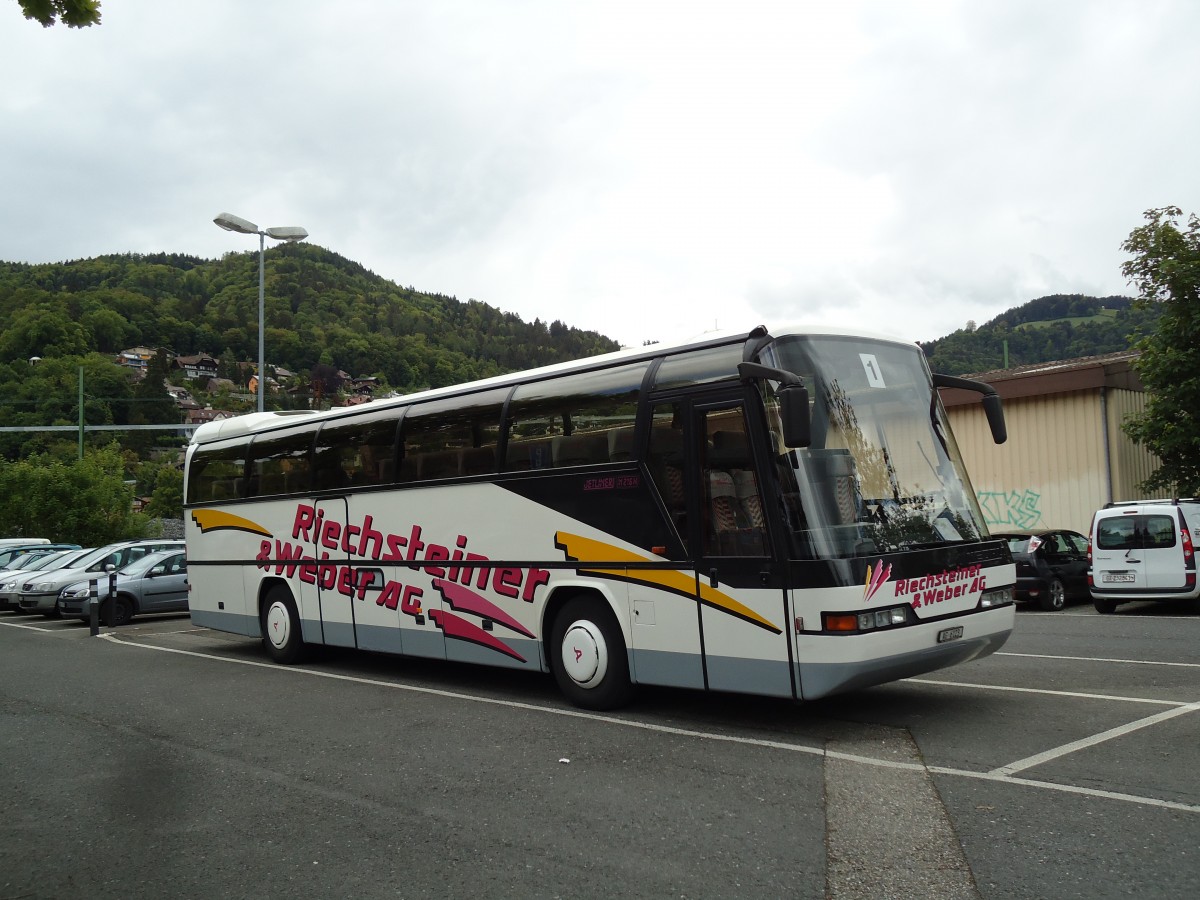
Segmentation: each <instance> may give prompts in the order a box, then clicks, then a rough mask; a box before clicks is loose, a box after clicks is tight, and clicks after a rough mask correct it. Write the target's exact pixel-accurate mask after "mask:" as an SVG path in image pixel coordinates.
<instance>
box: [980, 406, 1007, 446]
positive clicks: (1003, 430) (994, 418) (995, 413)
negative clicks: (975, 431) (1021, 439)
mask: <svg viewBox="0 0 1200 900" xmlns="http://www.w3.org/2000/svg"><path fill="white" fill-rule="evenodd" d="M983 412H984V415H986V416H987V420H988V427H990V428H991V429H992V440H993V441H995V442H996V443H997V444H1003V443H1004V442H1005V441H1007V440H1008V427H1007V426H1006V425H1005V424H1004V407H1003V406H1002V405H1001V403H1000V395H999V394H986V395H985V396H984V398H983Z"/></svg>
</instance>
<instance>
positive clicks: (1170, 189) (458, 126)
mask: <svg viewBox="0 0 1200 900" xmlns="http://www.w3.org/2000/svg"><path fill="white" fill-rule="evenodd" d="M1198 36H1200V3H1195V2H1193V0H1128V2H1109V0H1054V2H1047V0H994V2H985V0H962V2H953V0H946V2H924V3H916V2H912V3H905V2H900V0H877V2H844V0H843V2H834V0H829V2H803V0H793V2H755V0H739V2H736V3H735V2H721V3H715V2H713V3H710V2H702V0H687V2H655V0H638V2H633V0H630V2H623V0H609V2H571V0H505V2H495V0H437V2H408V0H339V2H337V3H334V2H331V0H326V2H317V0H287V2H284V0H255V2H246V0H204V2H202V3H196V2H187V3H185V2H183V0H103V22H102V24H100V25H99V26H97V27H92V28H85V29H81V30H80V29H67V28H66V27H64V26H61V25H58V26H54V27H52V28H48V29H43V28H42V27H41V26H39V25H38V24H37V23H35V22H32V21H27V20H25V19H24V18H23V17H22V15H21V11H20V8H19V7H18V6H17V4H16V2H15V0H0V178H3V180H4V190H3V194H2V195H0V259H4V260H8V261H21V262H56V261H61V260H66V259H78V258H81V257H91V256H97V255H101V254H106V253H124V252H138V253H152V252H158V251H171V252H179V253H186V254H191V255H195V256H200V257H204V258H217V257H220V256H221V255H223V254H224V253H227V252H230V251H253V250H257V239H256V238H254V237H252V236H245V235H238V234H233V233H228V232H224V231H221V230H220V229H218V228H217V227H216V225H214V224H213V223H212V219H213V217H214V216H215V215H217V213H219V212H226V211H227V212H231V213H234V214H236V215H239V216H241V217H243V218H246V219H250V220H251V221H253V222H255V223H257V224H258V225H259V226H261V227H267V226H272V225H302V226H304V227H305V228H307V229H308V231H309V232H310V234H311V240H312V241H313V242H314V243H316V244H319V245H321V246H323V247H327V248H329V249H330V250H332V251H334V252H336V253H339V254H341V255H343V256H345V257H347V258H349V259H351V260H354V261H355V262H358V263H361V264H362V265H363V266H365V267H366V268H367V269H370V270H371V271H373V272H375V273H377V274H379V275H382V276H384V277H385V278H388V279H390V280H392V281H395V282H397V283H398V284H401V285H405V286H408V285H411V286H413V287H415V288H417V289H418V290H422V291H428V292H431V293H441V294H447V295H452V296H455V297H457V298H458V299H459V300H467V299H472V298H474V299H477V300H480V301H483V302H485V303H488V304H491V305H493V306H496V307H499V308H501V309H503V310H506V311H511V312H514V313H517V314H518V315H520V316H521V317H522V318H523V319H525V320H526V321H532V320H533V319H534V318H541V319H543V320H544V321H551V320H554V319H561V320H562V321H564V322H566V323H567V324H569V325H574V326H577V327H581V328H587V329H594V330H596V331H599V332H601V333H603V334H606V335H609V336H611V337H614V338H616V339H617V340H620V341H622V342H623V343H627V344H640V343H642V342H643V341H645V340H654V339H657V340H668V339H671V338H675V337H685V336H688V335H692V334H697V333H700V332H703V331H706V330H710V329H712V328H714V327H720V328H722V329H749V328H752V327H753V326H755V325H757V324H767V325H771V324H773V323H780V322H800V323H803V322H811V323H816V324H824V325H839V324H844V325H851V326H869V327H870V328H872V329H874V330H880V331H886V332H890V333H894V334H897V335H899V336H901V337H904V338H907V339H910V340H930V339H933V338H936V337H941V336H943V335H945V334H948V333H950V332H952V331H954V330H956V329H958V328H961V327H963V326H964V325H965V324H966V323H967V322H968V320H974V321H976V322H978V323H982V322H984V321H986V320H988V319H990V318H992V317H994V316H996V315H998V314H1000V313H1001V312H1003V311H1004V310H1006V309H1008V308H1009V307H1012V306H1015V305H1019V304H1021V303H1024V302H1026V301H1028V300H1032V299H1034V298H1036V297H1040V296H1044V295H1046V294H1055V293H1084V294H1093V295H1098V296H1103V295H1108V294H1129V293H1131V292H1132V288H1131V287H1130V286H1128V285H1127V284H1126V282H1125V280H1124V279H1123V278H1122V277H1121V274H1120V265H1121V262H1122V261H1123V260H1124V259H1125V258H1126V257H1125V255H1124V254H1123V253H1122V252H1121V250H1120V244H1121V242H1122V241H1123V240H1124V239H1125V237H1126V236H1127V235H1128V234H1129V232H1130V231H1131V230H1132V229H1133V228H1135V227H1137V226H1138V225H1140V224H1141V223H1142V221H1143V220H1142V218H1141V214H1142V212H1143V211H1144V210H1146V209H1147V208H1150V207H1157V206H1165V205H1170V204H1174V205H1178V206H1180V207H1182V208H1183V210H1184V212H1185V213H1188V212H1200V196H1198V186H1200V184H1198V182H1200V174H1198V173H1200V140H1197V138H1198V137H1200V134H1198V132H1200V115H1197V113H1198V105H1200V104H1198V103H1197V100H1198V99H1200V50H1198V49H1197V44H1196V41H1197V37H1198Z"/></svg>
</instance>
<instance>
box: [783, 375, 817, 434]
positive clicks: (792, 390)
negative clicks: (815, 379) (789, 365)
mask: <svg viewBox="0 0 1200 900" xmlns="http://www.w3.org/2000/svg"><path fill="white" fill-rule="evenodd" d="M808 410H809V408H808V388H806V387H805V386H804V385H803V384H785V385H782V386H781V387H780V389H779V413H780V417H781V418H782V420H783V422H782V424H783V442H784V443H785V444H787V446H788V448H789V449H790V448H795V447H807V446H808V445H809V444H811V443H812V421H811V419H810V418H809V411H808Z"/></svg>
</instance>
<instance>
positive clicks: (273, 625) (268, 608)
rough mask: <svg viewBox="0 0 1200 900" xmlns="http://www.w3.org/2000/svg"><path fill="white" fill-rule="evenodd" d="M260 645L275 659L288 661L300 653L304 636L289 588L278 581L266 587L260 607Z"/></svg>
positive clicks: (290, 662)
mask: <svg viewBox="0 0 1200 900" xmlns="http://www.w3.org/2000/svg"><path fill="white" fill-rule="evenodd" d="M260 624H261V626H262V641H263V647H265V648H266V650H267V653H268V654H270V657H271V659H273V660H275V662H277V663H283V664H284V665H290V664H292V663H296V662H299V661H300V660H301V659H302V658H303V656H304V638H303V636H302V635H301V631H300V616H299V614H298V613H297V612H296V602H295V601H294V600H293V599H292V592H291V591H289V590H288V589H287V588H286V587H284V586H283V585H281V584H277V585H275V586H274V587H272V588H270V589H269V590H268V591H267V596H266V599H265V600H264V601H263V608H262V621H261V623H260Z"/></svg>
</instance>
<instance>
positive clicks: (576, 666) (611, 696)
mask: <svg viewBox="0 0 1200 900" xmlns="http://www.w3.org/2000/svg"><path fill="white" fill-rule="evenodd" d="M546 624H547V625H548V631H545V630H544V631H543V634H549V635H550V640H549V642H548V643H547V644H546V646H545V652H546V659H547V662H548V663H549V665H550V671H551V672H552V673H553V674H554V680H555V681H556V682H557V683H558V687H559V690H561V691H562V692H563V694H564V695H565V696H566V697H567V699H568V700H570V701H571V703H573V704H575V705H576V706H581V707H584V708H585V709H615V708H616V707H619V706H623V705H624V704H625V703H627V702H628V701H629V698H630V697H631V696H632V695H633V682H632V681H631V680H630V673H629V656H628V650H627V645H626V642H625V635H624V633H623V632H622V630H621V626H620V623H619V622H618V620H617V616H616V614H615V613H614V612H613V609H612V607H611V606H610V605H609V603H608V601H607V600H606V599H605V598H604V596H603V595H602V594H601V593H599V592H598V591H594V590H587V589H584V590H570V589H567V590H561V591H559V592H556V594H555V596H554V597H553V598H552V600H551V603H550V604H548V605H547V616H546Z"/></svg>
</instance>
